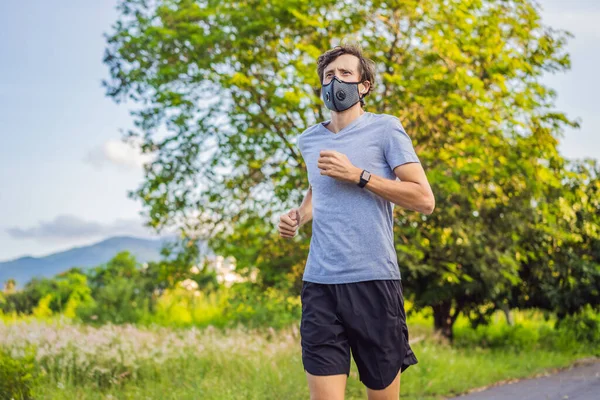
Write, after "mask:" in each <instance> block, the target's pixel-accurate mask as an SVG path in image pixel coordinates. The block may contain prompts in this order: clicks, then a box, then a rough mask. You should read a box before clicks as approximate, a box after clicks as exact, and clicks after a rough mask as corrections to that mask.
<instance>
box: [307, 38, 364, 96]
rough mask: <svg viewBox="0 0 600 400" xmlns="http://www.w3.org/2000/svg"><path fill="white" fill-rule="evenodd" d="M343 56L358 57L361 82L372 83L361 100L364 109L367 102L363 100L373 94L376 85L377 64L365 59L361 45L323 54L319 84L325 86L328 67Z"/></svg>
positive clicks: (320, 61)
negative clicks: (324, 78)
mask: <svg viewBox="0 0 600 400" xmlns="http://www.w3.org/2000/svg"><path fill="white" fill-rule="evenodd" d="M342 54H351V55H353V56H356V57H358V74H359V76H360V82H361V83H362V82H364V81H369V82H370V83H371V85H370V86H369V90H368V91H367V93H365V94H364V95H363V96H362V97H361V98H360V105H361V106H362V107H364V106H365V101H364V100H363V99H364V97H365V96H367V95H368V94H369V93H371V90H372V89H373V86H374V85H375V62H373V60H371V59H369V58H367V57H365V55H364V54H363V51H362V49H361V47H360V45H358V44H343V45H340V46H336V47H334V48H333V49H331V50H327V51H326V52H325V53H323V54H321V55H320V56H319V58H318V59H317V73H318V74H319V82H321V84H323V73H324V72H325V68H327V66H328V65H329V64H331V62H333V60H335V59H336V58H338V57H339V56H341V55H342Z"/></svg>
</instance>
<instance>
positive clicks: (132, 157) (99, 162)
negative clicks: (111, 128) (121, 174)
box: [84, 139, 154, 169]
mask: <svg viewBox="0 0 600 400" xmlns="http://www.w3.org/2000/svg"><path fill="white" fill-rule="evenodd" d="M140 145H141V141H140V139H132V140H129V141H123V140H118V139H109V140H107V141H106V142H104V143H103V144H102V145H100V146H98V147H96V148H94V149H92V150H91V151H90V152H89V153H88V154H87V156H86V157H85V159H84V161H85V162H87V163H89V164H92V165H93V166H95V167H97V168H102V167H103V166H104V165H106V164H113V165H116V166H117V167H119V168H121V169H141V168H142V167H143V166H144V164H146V163H148V162H151V161H152V160H153V159H154V156H153V155H151V154H142V151H141V148H140V147H141V146H140Z"/></svg>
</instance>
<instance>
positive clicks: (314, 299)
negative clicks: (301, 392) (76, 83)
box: [300, 282, 350, 399]
mask: <svg viewBox="0 0 600 400" xmlns="http://www.w3.org/2000/svg"><path fill="white" fill-rule="evenodd" d="M300 297H301V300H302V319H301V322H300V336H301V345H302V363H303V365H304V369H305V371H306V376H307V380H308V384H309V389H310V391H311V399H329V398H332V399H338V398H340V399H341V398H343V394H344V389H345V387H346V380H347V378H348V375H349V374H350V344H349V342H348V336H347V334H346V330H345V328H344V325H343V323H342V321H341V319H340V318H339V316H338V315H337V313H336V299H335V290H334V288H333V287H332V286H331V285H326V284H318V283H313V282H304V283H303V287H302V292H301V295H300ZM327 390H330V391H331V392H326V393H325V392H324V391H327ZM323 393H325V394H323ZM326 395H329V396H330V397H326ZM338 396H342V397H338Z"/></svg>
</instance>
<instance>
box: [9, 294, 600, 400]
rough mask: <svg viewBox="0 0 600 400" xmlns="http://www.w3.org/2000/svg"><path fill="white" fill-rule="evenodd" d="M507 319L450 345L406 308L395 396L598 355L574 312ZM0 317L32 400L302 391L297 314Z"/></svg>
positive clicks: (353, 390)
mask: <svg viewBox="0 0 600 400" xmlns="http://www.w3.org/2000/svg"><path fill="white" fill-rule="evenodd" d="M202 302H204V303H202ZM198 304H202V305H200V306H199V305H198ZM218 304H219V302H218V299H217V298H216V297H215V298H212V299H211V298H209V297H207V298H204V299H202V300H200V301H199V302H198V303H196V304H195V306H196V307H207V308H208V309H210V307H217V305H218ZM182 308H183V309H186V307H182ZM173 309H174V308H172V309H171V310H173ZM164 313H165V314H164V318H171V319H166V320H163V321H161V322H162V323H168V322H172V321H173V318H174V317H173V316H169V315H168V311H167V309H165V311H164ZM588 314H589V315H586V318H587V319H592V320H593V319H594V318H596V317H597V314H593V313H592V312H591V310H590V311H589V312H588ZM176 315H177V314H176ZM191 315H193V314H190V318H192V319H191V321H192V322H194V319H193V318H194V317H192V316H191ZM514 317H515V322H516V323H515V325H514V326H508V325H507V324H506V322H505V320H504V319H503V317H502V315H501V314H499V315H497V316H494V318H493V323H492V324H491V325H489V326H487V327H479V328H478V329H471V328H470V327H469V325H468V323H467V321H466V320H465V319H462V318H461V319H459V320H458V321H457V325H456V330H455V335H456V343H455V345H454V346H450V345H448V344H445V343H443V342H440V341H439V340H438V339H437V338H436V337H435V336H434V335H432V328H431V320H430V316H428V315H427V314H426V313H420V314H414V315H412V316H411V317H410V318H409V321H408V324H409V329H410V333H411V339H412V342H413V343H412V344H411V346H412V348H413V350H414V351H415V353H416V355H417V357H418V359H419V363H418V364H417V365H413V366H411V367H410V368H409V369H407V370H406V371H405V373H404V374H403V375H402V384H401V388H402V389H401V390H402V398H403V399H434V398H443V397H444V396H450V395H454V394H458V393H461V392H464V391H466V390H468V389H469V388H473V387H478V386H483V385H488V384H491V383H493V382H496V381H498V380H502V379H507V378H518V377H525V376H529V375H531V374H534V373H537V372H540V371H542V370H544V369H545V368H551V367H562V366H566V365H569V364H570V363H572V362H573V361H574V360H575V359H577V358H581V357H586V356H590V355H600V353H599V352H598V343H595V344H594V343H588V344H587V345H586V346H582V345H581V343H578V342H577V340H578V336H577V335H573V332H574V330H573V326H579V325H580V323H581V319H580V320H578V322H576V323H575V322H573V323H571V324H564V325H563V326H562V327H561V328H560V329H558V330H554V329H553V328H552V324H553V322H554V321H553V320H552V319H549V320H546V319H545V318H544V316H543V314H541V313H539V312H530V311H526V312H525V311H523V312H516V313H515V315H514ZM177 318H178V317H177ZM186 318H187V317H186ZM197 318H198V319H196V322H198V321H199V320H201V319H200V318H201V316H200V315H197ZM2 320H3V321H4V322H2V323H0V348H2V349H3V351H4V352H5V353H6V354H9V355H10V358H11V359H12V360H24V362H25V355H26V354H27V351H29V350H28V349H34V350H35V351H34V353H33V357H34V360H35V367H34V368H33V369H31V368H29V370H27V369H25V370H23V369H22V368H21V369H18V370H17V368H16V367H15V366H13V367H14V368H13V373H12V375H11V376H13V378H14V377H15V376H17V377H18V376H21V375H19V374H23V373H31V374H33V375H34V376H36V377H39V379H40V381H39V382H36V381H35V380H32V381H31V382H30V383H28V382H29V381H27V379H24V380H21V381H20V382H22V383H21V386H23V385H25V388H28V389H31V391H32V392H33V393H34V394H35V397H33V398H36V399H64V398H86V399H100V398H103V399H106V398H114V399H117V398H118V399H281V398H285V399H306V398H308V387H307V384H306V378H305V375H304V371H303V368H302V360H301V348H300V337H299V333H298V324H297V321H296V322H294V323H291V324H289V325H288V327H286V328H282V329H279V330H275V329H273V328H272V327H271V328H269V327H267V328H260V329H250V328H246V327H243V326H241V325H240V326H237V327H235V328H223V329H217V328H215V327H213V326H210V325H209V326H208V327H206V328H198V327H195V326H191V327H187V328H178V327H165V326H160V325H158V324H152V323H150V324H148V326H137V327H136V326H133V325H120V326H117V325H112V324H108V325H104V326H100V327H93V326H89V325H83V324H79V323H77V322H74V321H72V320H69V319H67V318H64V317H60V316H58V317H57V316H52V317H46V320H42V321H40V320H37V319H34V318H29V319H15V318H12V319H10V318H8V317H6V316H4V317H3V319H2ZM584 320H586V319H585V318H584ZM179 321H183V322H185V323H188V322H190V320H187V319H185V318H182V319H181V320H179ZM186 321H187V322H186ZM206 321H208V319H206V320H204V323H206ZM183 322H182V324H183V325H185V323H183ZM588 322H589V321H588ZM584 325H586V323H584ZM586 326H587V325H586ZM569 338H570V339H569ZM590 338H591V339H593V338H594V337H593V336H592V337H590ZM588 339H589V338H588ZM5 358H6V356H5ZM0 362H1V359H0ZM23 371H25V372H23ZM27 385H30V386H31V387H28V386H27ZM0 387H2V386H0ZM22 389H23V388H22ZM3 390H7V389H3ZM364 391H365V389H364V387H363V385H362V384H361V383H360V382H359V380H358V372H357V368H356V365H355V364H354V362H353V363H352V370H351V375H350V379H349V380H348V385H347V391H346V393H347V396H346V398H348V399H363V398H365V395H364ZM3 396H4V394H2V393H0V398H6V397H3ZM110 396H112V397H110ZM15 398H16V397H15ZM24 398H25V397H24Z"/></svg>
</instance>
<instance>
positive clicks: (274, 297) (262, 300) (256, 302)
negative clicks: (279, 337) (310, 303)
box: [224, 282, 302, 329]
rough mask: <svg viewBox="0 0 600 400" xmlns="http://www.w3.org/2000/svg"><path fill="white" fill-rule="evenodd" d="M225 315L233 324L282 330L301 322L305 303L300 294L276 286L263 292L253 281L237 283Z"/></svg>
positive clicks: (233, 287)
mask: <svg viewBox="0 0 600 400" xmlns="http://www.w3.org/2000/svg"><path fill="white" fill-rule="evenodd" d="M224 314H225V317H226V319H227V320H229V321H230V324H231V325H234V324H237V323H241V324H243V325H245V326H248V327H251V328H257V327H272V328H276V329H279V328H283V327H288V326H289V325H290V324H293V323H296V322H298V321H300V317H301V314H302V304H301V302H300V296H299V295H297V296H290V295H288V294H286V293H285V292H284V291H282V290H279V289H276V288H273V287H268V288H266V289H264V290H263V289H261V288H260V287H259V286H258V285H257V284H255V283H251V282H243V283H235V284H234V285H232V286H231V287H230V288H229V296H228V302H227V305H226V306H225V310H224Z"/></svg>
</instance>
